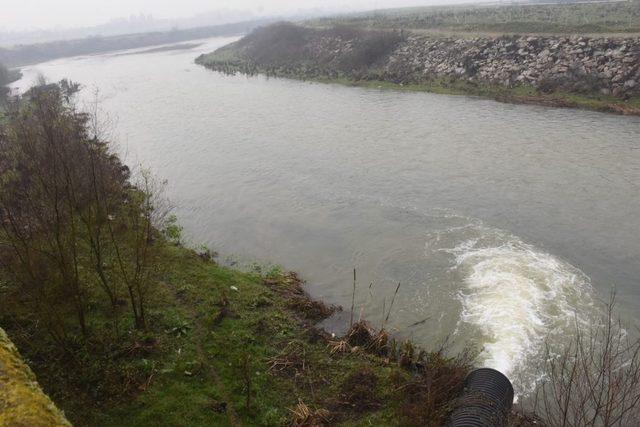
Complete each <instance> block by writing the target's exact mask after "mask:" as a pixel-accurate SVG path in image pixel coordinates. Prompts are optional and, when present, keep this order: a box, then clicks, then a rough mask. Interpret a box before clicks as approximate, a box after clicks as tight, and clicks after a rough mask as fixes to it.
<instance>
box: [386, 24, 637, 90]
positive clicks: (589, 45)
mask: <svg viewBox="0 0 640 427" xmlns="http://www.w3.org/2000/svg"><path fill="white" fill-rule="evenodd" d="M639 65H640V39H637V38H634V39H631V38H627V39H614V38H589V37H530V36H528V37H514V36H505V37H498V38H474V39H433V38H428V37H419V36H412V37H408V38H407V40H406V41H404V42H403V43H401V44H400V45H399V46H398V47H397V49H396V50H395V51H394V52H393V53H392V54H391V55H390V56H389V58H388V59H387V61H386V63H385V64H384V66H383V68H384V70H385V71H386V72H388V73H389V74H390V75H392V76H393V77H394V78H395V79H397V80H400V81H403V80H405V81H407V82H409V81H418V80H420V78H424V77H427V78H428V77H430V76H438V77H442V76H450V77H456V78H460V79H464V80H468V81H476V82H485V83H491V84H500V85H503V86H516V85H518V84H529V85H532V86H536V87H538V88H540V89H541V90H543V91H549V90H556V89H560V90H565V91H569V92H579V93H593V92H599V93H602V94H605V95H608V94H612V95H615V96H619V97H624V96H633V95H636V94H638V91H639V90H640V85H639V84H638V83H639V82H640V68H639Z"/></svg>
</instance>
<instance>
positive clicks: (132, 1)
mask: <svg viewBox="0 0 640 427" xmlns="http://www.w3.org/2000/svg"><path fill="white" fill-rule="evenodd" d="M2 1H3V3H5V4H3V5H2V6H0V9H1V10H2V13H1V14H0V32H24V31H36V30H62V29H73V28H83V27H93V26H98V25H102V24H106V23H109V22H112V21H115V20H122V19H128V18H129V17H132V18H133V19H134V20H135V19H137V18H138V17H143V18H150V17H151V16H152V17H153V19H155V20H179V19H188V18H193V17H198V16H210V17H212V18H213V17H215V16H218V17H222V19H224V16H229V19H231V20H233V17H242V16H246V19H255V18H261V17H273V16H284V17H286V16H295V15H304V14H321V13H338V12H354V11H359V10H369V9H383V8H393V7H409V6H422V5H424V6H426V5H434V4H444V3H463V2H468V0H352V1H349V2H345V1H343V0H299V1H291V0H215V1H213V2H212V1H211V0H182V1H180V2H158V1H157V0H110V1H104V0H57V1H49V0H22V1H19V2H16V1H11V0H2Z"/></svg>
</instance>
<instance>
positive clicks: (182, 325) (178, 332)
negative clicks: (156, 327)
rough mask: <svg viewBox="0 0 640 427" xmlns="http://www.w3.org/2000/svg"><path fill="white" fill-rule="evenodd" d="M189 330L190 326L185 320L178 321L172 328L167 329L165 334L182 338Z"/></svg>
mask: <svg viewBox="0 0 640 427" xmlns="http://www.w3.org/2000/svg"><path fill="white" fill-rule="evenodd" d="M189 330H191V325H190V324H189V322H187V321H186V320H178V323H177V324H176V326H174V327H173V328H171V329H169V330H168V331H167V332H168V333H170V334H172V335H175V336H176V337H178V338H180V337H184V336H186V335H187V334H188V333H189Z"/></svg>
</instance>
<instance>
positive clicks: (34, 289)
mask: <svg viewBox="0 0 640 427" xmlns="http://www.w3.org/2000/svg"><path fill="white" fill-rule="evenodd" d="M77 90H78V85H75V84H73V83H70V82H68V81H63V82H61V83H59V84H51V85H41V86H38V87H34V88H32V89H31V90H30V91H28V92H27V93H26V94H25V95H24V96H23V97H22V98H21V99H20V100H17V101H14V102H11V103H10V105H9V107H8V109H7V113H6V118H5V119H4V121H3V122H0V279H1V278H2V277H4V278H6V281H7V282H8V283H9V292H8V295H9V296H11V298H6V299H4V300H3V303H4V304H6V306H5V307H0V309H2V310H4V311H5V312H6V311H7V310H8V311H11V310H23V309H25V308H26V309H28V310H29V311H30V312H32V313H33V315H35V317H36V318H37V320H38V322H40V324H41V325H43V326H44V327H45V328H46V330H47V332H48V333H49V334H50V335H51V337H52V338H53V339H54V340H55V342H56V343H57V344H59V345H60V346H61V347H62V348H65V347H66V346H67V344H68V343H69V341H70V340H71V339H73V337H74V336H80V337H82V338H83V339H85V340H86V339H87V338H89V337H90V336H91V332H92V331H91V313H92V310H95V309H96V307H103V308H105V309H107V310H110V311H111V313H112V318H113V324H112V326H113V328H115V329H117V328H118V319H119V317H120V310H119V307H120V306H122V305H123V304H124V305H125V306H127V305H128V307H129V309H130V312H131V318H132V319H133V325H134V326H135V327H136V328H138V329H143V328H145V326H146V322H147V318H146V306H147V304H148V302H147V293H148V290H149V287H150V284H151V282H152V278H153V275H154V272H155V271H156V270H157V257H156V256H155V254H156V253H157V248H158V246H159V245H160V244H161V240H162V239H161V238H160V237H161V236H160V232H159V231H158V228H157V227H161V223H162V221H163V218H164V216H165V213H164V212H162V211H161V210H160V209H158V208H157V207H156V206H155V205H154V203H153V202H154V199H155V198H156V197H157V195H156V190H157V188H156V187H154V185H153V182H152V180H151V179H150V177H149V176H148V175H144V176H143V178H142V179H141V183H142V185H141V186H140V187H136V186H134V185H132V183H131V174H130V171H129V169H128V168H127V167H126V166H124V165H123V164H122V163H121V162H120V160H119V158H118V157H117V156H116V155H115V154H113V153H112V151H111V146H110V144H109V142H108V141H105V140H103V139H102V138H101V134H100V131H99V126H98V125H97V122H96V121H95V117H92V115H90V114H86V113H82V112H80V111H78V110H77V109H76V108H75V106H74V104H73V102H72V100H73V94H74V93H75V92H76V91H77ZM3 303H0V305H2V304H3ZM70 319H75V320H73V321H71V320H70Z"/></svg>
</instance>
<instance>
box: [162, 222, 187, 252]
mask: <svg viewBox="0 0 640 427" xmlns="http://www.w3.org/2000/svg"><path fill="white" fill-rule="evenodd" d="M182 231H183V227H182V226H181V225H180V224H178V217H177V216H176V215H169V217H168V218H167V220H166V223H165V226H164V229H163V230H162V234H164V236H165V237H166V238H167V240H169V241H170V242H171V243H174V244H176V245H179V244H181V243H182Z"/></svg>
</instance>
